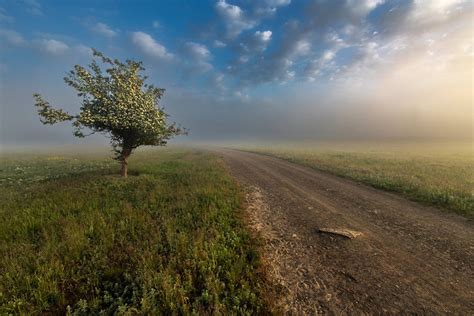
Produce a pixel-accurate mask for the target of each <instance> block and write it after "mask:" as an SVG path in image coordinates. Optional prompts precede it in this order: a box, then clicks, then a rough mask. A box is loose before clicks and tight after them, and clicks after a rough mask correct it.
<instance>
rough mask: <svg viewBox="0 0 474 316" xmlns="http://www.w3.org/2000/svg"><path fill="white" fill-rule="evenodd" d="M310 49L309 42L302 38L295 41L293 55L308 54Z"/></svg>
mask: <svg viewBox="0 0 474 316" xmlns="http://www.w3.org/2000/svg"><path fill="white" fill-rule="evenodd" d="M310 50H311V44H310V43H309V42H308V41H307V40H305V39H302V40H299V41H297V42H296V44H295V47H294V50H293V51H294V54H295V55H299V56H301V55H306V54H308V53H309V51H310Z"/></svg>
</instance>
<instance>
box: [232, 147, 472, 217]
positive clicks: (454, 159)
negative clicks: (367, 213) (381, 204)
mask: <svg viewBox="0 0 474 316" xmlns="http://www.w3.org/2000/svg"><path fill="white" fill-rule="evenodd" d="M234 147H237V148H240V149H244V150H247V151H252V152H257V153H262V154H267V155H272V156H275V157H279V158H282V159H286V160H289V161H292V162H295V163H299V164H303V165H305V166H308V167H311V168H315V169H318V170H322V171H325V172H329V173H332V174H336V175H338V176H342V177H346V178H349V179H352V180H356V181H358V182H361V183H364V184H368V185H371V186H373V187H375V188H379V189H383V190H387V191H392V192H396V193H399V194H401V195H403V196H405V197H407V198H409V199H411V200H414V201H418V202H422V203H426V204H429V205H434V206H437V207H441V208H444V209H447V210H450V211H454V212H456V213H458V214H461V215H464V216H467V217H473V216H474V155H473V150H472V144H471V143H429V142H409V143H402V142H398V143H395V142H392V143H390V142H380V143H361V142H345V143H342V142H321V143H267V144H266V145H265V144H264V145H261V144H245V145H238V146H234Z"/></svg>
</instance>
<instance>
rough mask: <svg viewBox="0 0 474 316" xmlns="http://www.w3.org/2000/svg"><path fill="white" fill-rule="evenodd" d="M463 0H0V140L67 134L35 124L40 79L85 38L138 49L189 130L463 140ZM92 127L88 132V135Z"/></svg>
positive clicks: (469, 24) (466, 132)
mask: <svg viewBox="0 0 474 316" xmlns="http://www.w3.org/2000/svg"><path fill="white" fill-rule="evenodd" d="M473 12H474V11H473V4H472V1H469V0H312V1H310V0H258V1H257V0H240V1H237V0H212V1H207V0H199V1H197V0H195V1H183V0H167V1H166V0H162V1H144V0H137V1H112V0H102V1H86V0H84V1H53V0H51V1H47V0H0V83H1V86H0V102H1V113H0V114H1V118H0V120H1V121H0V124H1V126H0V133H1V134H0V141H1V143H2V144H3V145H15V144H17V145H18V144H40V143H48V144H50V143H51V144H56V143H57V144H60V143H71V142H74V141H75V140H74V138H73V136H72V133H71V130H70V128H69V126H68V125H67V124H64V125H60V126H53V127H50V126H47V127H46V126H42V125H41V123H40V122H39V120H38V117H37V115H36V113H35V109H34V107H33V99H32V94H33V93H34V92H39V93H41V94H43V95H44V97H45V98H46V99H47V100H49V101H50V102H51V103H52V104H53V105H58V106H61V107H63V108H65V109H67V110H69V111H71V112H73V113H74V109H75V108H77V106H78V105H79V100H78V99H77V97H76V96H75V94H74V91H72V90H71V88H70V87H68V86H67V85H66V84H64V82H63V79H62V78H63V77H64V74H65V73H66V71H68V70H70V69H72V67H73V66H74V65H75V64H78V63H79V64H87V63H88V62H89V61H90V59H91V50H90V48H91V47H94V48H96V49H99V50H101V51H102V52H104V53H105V54H106V55H109V56H112V57H118V58H131V59H138V60H142V61H143V62H144V64H145V67H146V68H147V72H148V74H149V76H150V81H152V82H153V83H155V84H156V85H157V86H160V87H163V88H166V94H165V98H164V100H163V104H162V105H163V106H165V108H166V109H167V111H168V112H169V113H170V114H171V118H172V119H173V120H175V121H177V122H179V123H182V125H184V126H185V127H188V128H189V129H190V131H191V133H190V135H189V137H188V138H187V139H188V140H220V141H222V140H249V141H255V140H267V139H272V140H278V139H282V140H294V139H301V140H303V139H304V140H308V139H344V140H348V139H364V140H365V139H385V138H387V139H412V138H413V139H419V138H436V139H440V138H442V139H466V138H470V137H471V136H472V124H473V116H472V105H473V104H472V102H473V95H472V93H473V92H472V91H473V57H474V53H473V28H474V25H473V21H474V13H473ZM96 140H97V139H92V140H91V141H96Z"/></svg>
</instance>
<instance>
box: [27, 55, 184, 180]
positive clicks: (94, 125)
mask: <svg viewBox="0 0 474 316" xmlns="http://www.w3.org/2000/svg"><path fill="white" fill-rule="evenodd" d="M94 56H95V57H98V58H99V59H100V61H101V62H102V63H103V64H105V65H107V67H108V68H107V69H106V70H105V73H104V72H103V70H102V68H101V67H100V66H99V64H98V63H97V61H96V60H95V59H94V60H93V61H92V63H91V64H90V65H89V69H86V68H84V67H82V66H79V65H76V66H75V67H74V70H71V71H70V72H69V73H68V74H67V76H66V77H65V78H64V81H65V82H66V83H67V84H68V85H69V86H71V87H73V88H74V89H75V90H76V91H77V95H78V96H79V97H80V98H82V104H81V107H80V112H79V114H77V115H71V114H69V113H68V112H66V111H64V110H62V109H55V108H53V107H51V106H50V104H49V103H48V102H46V101H45V100H43V98H42V97H41V95H39V94H35V95H34V98H35V100H36V104H35V106H36V107H37V109H38V114H39V116H40V120H41V122H42V123H43V124H55V123H58V122H63V121H72V125H73V127H74V135H75V136H77V137H85V136H88V135H91V134H94V133H102V134H105V135H106V136H107V137H109V138H110V142H111V145H112V148H113V150H114V152H115V159H116V160H118V161H120V162H121V164H122V169H121V175H122V176H124V177H127V172H128V158H129V157H130V155H131V154H132V152H133V150H134V149H136V148H137V147H139V146H142V145H152V146H163V145H166V143H167V141H168V140H169V139H170V138H171V137H173V136H175V135H179V134H185V133H186V130H185V129H182V128H180V127H178V126H176V124H175V123H172V124H168V123H167V121H166V118H167V116H168V115H167V114H166V113H165V112H164V111H163V108H161V107H159V105H158V101H159V100H160V99H161V97H162V96H163V93H164V89H161V88H156V87H154V86H153V85H149V84H146V83H145V80H146V79H147V77H146V76H143V75H142V74H141V72H142V71H144V70H145V69H144V68H143V66H142V63H141V62H136V61H133V60H126V61H125V63H122V62H120V61H119V60H117V59H114V60H112V59H110V58H108V57H106V56H104V55H103V54H102V53H100V52H99V51H96V50H94ZM84 129H88V130H90V131H91V133H90V134H88V135H85V134H84Z"/></svg>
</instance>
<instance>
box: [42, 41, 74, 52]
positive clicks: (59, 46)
mask: <svg viewBox="0 0 474 316" xmlns="http://www.w3.org/2000/svg"><path fill="white" fill-rule="evenodd" d="M38 44H39V47H40V49H41V50H42V51H43V52H46V53H48V54H51V55H62V54H64V53H65V52H66V51H68V50H69V46H68V45H67V44H65V43H63V42H61V41H58V40H55V39H42V40H39V41H38Z"/></svg>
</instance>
